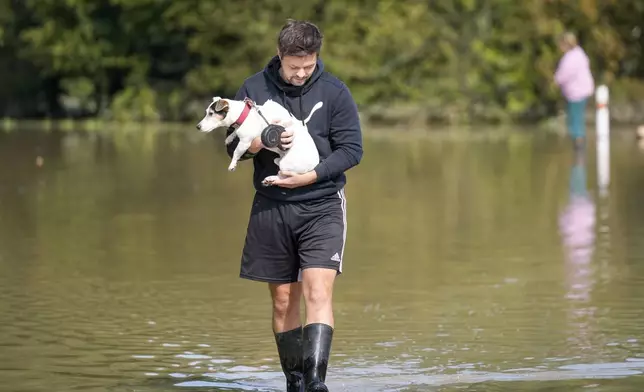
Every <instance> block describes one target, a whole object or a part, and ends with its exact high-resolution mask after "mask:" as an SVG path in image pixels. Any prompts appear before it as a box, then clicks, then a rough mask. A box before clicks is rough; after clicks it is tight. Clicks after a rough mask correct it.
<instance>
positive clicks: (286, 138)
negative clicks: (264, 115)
mask: <svg viewBox="0 0 644 392" xmlns="http://www.w3.org/2000/svg"><path fill="white" fill-rule="evenodd" d="M272 123H273V124H277V125H281V126H283V127H284V130H285V131H284V132H282V134H281V135H280V143H281V144H282V148H283V149H284V150H288V149H289V148H291V146H292V145H293V136H294V134H293V131H292V130H289V127H290V126H291V125H293V121H292V120H286V121H284V122H282V120H279V119H277V120H274V121H272Z"/></svg>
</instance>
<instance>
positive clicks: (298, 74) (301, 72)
mask: <svg viewBox="0 0 644 392" xmlns="http://www.w3.org/2000/svg"><path fill="white" fill-rule="evenodd" d="M297 77H298V78H300V79H304V78H305V77H306V72H305V71H304V70H303V69H300V70H298V71H297Z"/></svg>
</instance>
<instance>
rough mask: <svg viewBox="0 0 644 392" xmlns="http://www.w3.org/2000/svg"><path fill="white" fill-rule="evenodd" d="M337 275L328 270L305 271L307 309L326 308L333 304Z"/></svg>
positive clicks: (303, 281) (303, 282) (312, 269)
mask: <svg viewBox="0 0 644 392" xmlns="http://www.w3.org/2000/svg"><path fill="white" fill-rule="evenodd" d="M336 274H337V272H336V271H335V270H332V269H327V268H309V269H306V270H304V273H303V279H302V285H303V291H304V298H305V300H306V304H307V307H324V306H327V305H328V304H329V303H330V302H331V299H332V297H333V283H334V281H335V276H336Z"/></svg>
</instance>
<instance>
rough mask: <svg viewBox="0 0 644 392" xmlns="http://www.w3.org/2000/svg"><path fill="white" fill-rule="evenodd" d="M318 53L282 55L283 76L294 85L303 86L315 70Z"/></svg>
mask: <svg viewBox="0 0 644 392" xmlns="http://www.w3.org/2000/svg"><path fill="white" fill-rule="evenodd" d="M317 59H318V55H317V54H316V53H313V54H308V55H305V56H280V60H281V62H282V68H281V72H282V77H283V78H284V80H286V81H287V82H288V83H290V84H292V85H293V86H302V85H304V83H306V81H307V80H308V79H309V78H310V77H311V75H312V74H313V71H315V65H316V61H317Z"/></svg>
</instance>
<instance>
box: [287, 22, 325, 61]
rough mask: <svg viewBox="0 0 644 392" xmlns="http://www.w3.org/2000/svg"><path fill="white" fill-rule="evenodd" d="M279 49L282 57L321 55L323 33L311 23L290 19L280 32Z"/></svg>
mask: <svg viewBox="0 0 644 392" xmlns="http://www.w3.org/2000/svg"><path fill="white" fill-rule="evenodd" d="M277 48H278V50H279V52H280V55H281V56H306V55H310V54H313V53H315V54H318V55H319V54H320V49H321V48H322V33H321V32H320V29H318V27H317V26H316V25H314V24H313V23H311V22H308V21H301V20H293V19H289V20H288V21H287V22H286V24H285V25H284V27H282V30H281V31H280V34H279V37H278V39H277Z"/></svg>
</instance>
